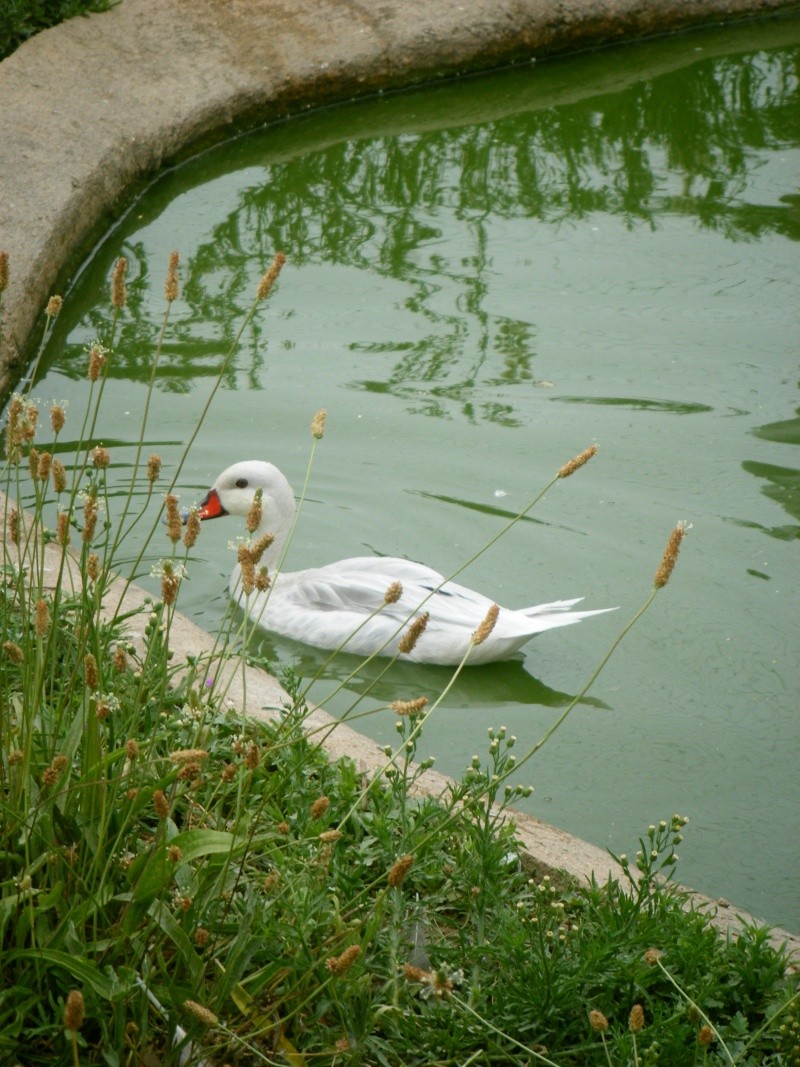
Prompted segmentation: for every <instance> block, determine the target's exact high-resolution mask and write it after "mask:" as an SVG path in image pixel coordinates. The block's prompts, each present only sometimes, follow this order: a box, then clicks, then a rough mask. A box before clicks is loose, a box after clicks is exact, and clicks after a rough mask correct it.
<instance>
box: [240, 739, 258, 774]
mask: <svg viewBox="0 0 800 1067" xmlns="http://www.w3.org/2000/svg"><path fill="white" fill-rule="evenodd" d="M260 763H261V749H260V748H259V747H258V745H257V744H256V743H255V741H253V743H252V744H251V745H250V746H249V748H248V749H247V752H246V754H245V757H244V765H245V767H247V769H248V771H254V770H256V768H257V767H258V765H259V764H260Z"/></svg>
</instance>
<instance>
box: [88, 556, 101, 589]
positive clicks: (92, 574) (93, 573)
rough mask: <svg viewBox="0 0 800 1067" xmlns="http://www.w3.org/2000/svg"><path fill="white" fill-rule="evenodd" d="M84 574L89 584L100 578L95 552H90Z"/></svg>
mask: <svg viewBox="0 0 800 1067" xmlns="http://www.w3.org/2000/svg"><path fill="white" fill-rule="evenodd" d="M86 574H87V577H88V578H89V581H90V582H96V581H97V579H98V578H99V577H100V557H99V556H98V554H97V553H96V552H90V553H89V555H88V557H87V559H86Z"/></svg>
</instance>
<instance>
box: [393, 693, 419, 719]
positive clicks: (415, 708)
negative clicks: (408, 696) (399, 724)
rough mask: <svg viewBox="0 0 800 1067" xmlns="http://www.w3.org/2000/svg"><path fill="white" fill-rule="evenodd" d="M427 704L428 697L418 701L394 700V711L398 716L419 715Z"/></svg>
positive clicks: (417, 699)
mask: <svg viewBox="0 0 800 1067" xmlns="http://www.w3.org/2000/svg"><path fill="white" fill-rule="evenodd" d="M427 704H428V698H427V697H417V698H416V700H393V701H392V711H393V712H394V713H395V714H396V715H418V714H419V713H420V712H421V711H422V709H423V708H424V707H426V706H427Z"/></svg>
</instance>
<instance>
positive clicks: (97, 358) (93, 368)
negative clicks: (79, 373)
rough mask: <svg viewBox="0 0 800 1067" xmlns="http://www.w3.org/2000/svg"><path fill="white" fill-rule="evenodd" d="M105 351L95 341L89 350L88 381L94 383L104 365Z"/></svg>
mask: <svg viewBox="0 0 800 1067" xmlns="http://www.w3.org/2000/svg"><path fill="white" fill-rule="evenodd" d="M106 355H107V353H106V350H105V349H104V348H103V346H102V345H101V344H99V343H98V342H97V341H95V343H94V344H93V345H92V346H91V348H90V349H89V381H90V382H96V381H97V379H98V378H99V377H100V375H101V374H102V372H103V367H104V366H105V365H106Z"/></svg>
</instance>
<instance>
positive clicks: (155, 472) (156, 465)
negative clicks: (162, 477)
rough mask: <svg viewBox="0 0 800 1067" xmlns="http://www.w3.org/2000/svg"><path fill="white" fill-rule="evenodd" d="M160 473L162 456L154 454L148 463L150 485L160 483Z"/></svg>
mask: <svg viewBox="0 0 800 1067" xmlns="http://www.w3.org/2000/svg"><path fill="white" fill-rule="evenodd" d="M160 473H161V456H159V455H156V453H155V452H154V453H153V455H152V456H151V457H150V459H148V461H147V480H148V482H149V483H150V485H152V484H153V482H156V481H158V476H159V474H160Z"/></svg>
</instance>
